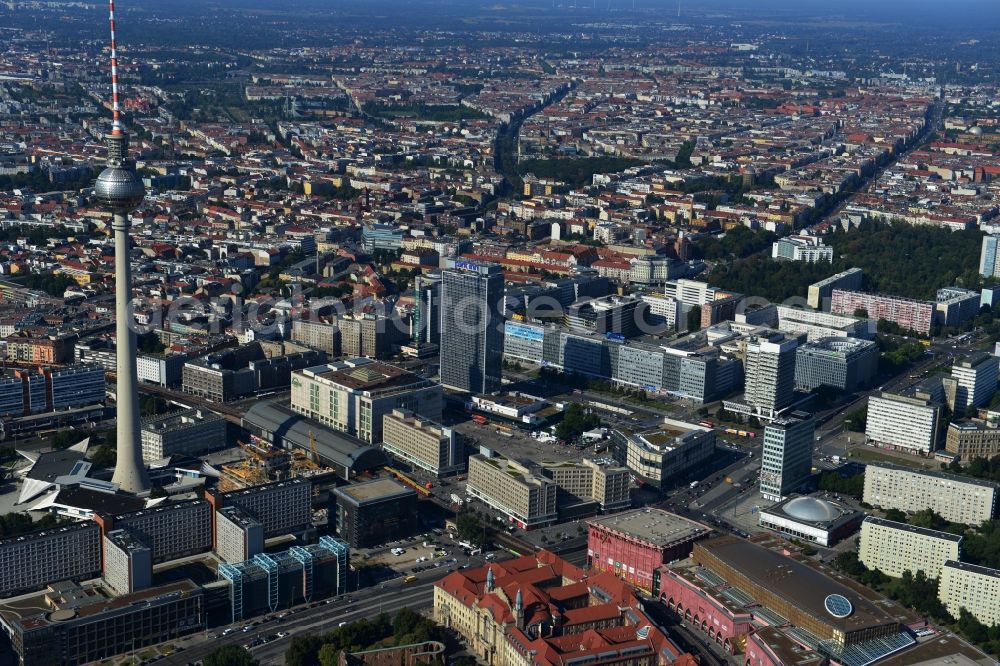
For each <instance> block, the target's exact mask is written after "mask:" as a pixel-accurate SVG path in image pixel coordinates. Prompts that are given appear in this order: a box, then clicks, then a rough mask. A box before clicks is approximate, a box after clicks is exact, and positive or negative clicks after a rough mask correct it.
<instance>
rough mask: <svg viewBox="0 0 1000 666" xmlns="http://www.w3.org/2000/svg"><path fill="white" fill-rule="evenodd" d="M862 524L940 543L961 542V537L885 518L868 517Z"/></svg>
mask: <svg viewBox="0 0 1000 666" xmlns="http://www.w3.org/2000/svg"><path fill="white" fill-rule="evenodd" d="M864 522H865V523H869V524H872V525H878V526H879V527H888V528H891V529H894V530H900V531H903V532H910V533H911V534H919V535H920V536H924V537H928V538H930V539H941V540H942V541H953V542H955V543H958V542H960V541H961V540H962V537H961V536H959V535H957V534H951V533H950V532H939V531H937V530H929V529H927V528H926V527H915V526H914V525H907V524H906V523H897V522H896V521H895V520H886V519H885V518H878V517H877V516H868V517H867V518H865V521H864Z"/></svg>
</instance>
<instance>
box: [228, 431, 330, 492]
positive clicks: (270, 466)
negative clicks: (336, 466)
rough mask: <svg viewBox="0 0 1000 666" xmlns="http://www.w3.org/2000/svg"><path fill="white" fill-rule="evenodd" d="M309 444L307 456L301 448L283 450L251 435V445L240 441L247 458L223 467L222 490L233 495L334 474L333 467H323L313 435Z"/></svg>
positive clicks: (238, 443)
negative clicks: (298, 479) (306, 478)
mask: <svg viewBox="0 0 1000 666" xmlns="http://www.w3.org/2000/svg"><path fill="white" fill-rule="evenodd" d="M309 443H310V451H309V452H308V453H306V452H305V451H302V450H301V449H294V450H292V451H286V450H284V449H279V448H277V447H275V446H272V445H271V444H269V443H268V442H265V441H264V440H262V439H261V438H259V437H256V436H251V437H250V442H249V443H247V442H242V441H241V442H237V443H236V444H237V446H239V447H240V449H242V450H243V453H244V455H245V457H244V458H242V459H240V460H237V461H235V462H232V463H228V464H225V465H222V468H221V470H220V474H219V490H221V491H222V492H229V491H231V490H241V489H243V488H251V487H253V486H259V485H262V484H265V483H270V482H272V481H284V480H285V479H292V478H296V477H307V476H315V475H317V474H326V473H329V472H333V471H334V470H333V468H331V467H326V466H324V465H323V464H322V462H321V459H320V456H319V454H318V453H317V451H316V437H315V436H314V435H313V433H312V432H310V433H309Z"/></svg>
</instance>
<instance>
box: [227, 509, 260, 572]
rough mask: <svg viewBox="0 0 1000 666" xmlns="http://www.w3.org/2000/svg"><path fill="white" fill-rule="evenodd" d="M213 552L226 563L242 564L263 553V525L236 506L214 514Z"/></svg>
mask: <svg viewBox="0 0 1000 666" xmlns="http://www.w3.org/2000/svg"><path fill="white" fill-rule="evenodd" d="M215 552H216V554H217V555H218V556H219V557H220V558H222V559H223V560H225V561H226V562H244V561H246V560H249V559H250V558H252V557H253V556H254V555H256V554H257V553H263V552H264V525H263V524H262V523H261V522H260V521H259V520H257V519H256V518H254V517H253V516H251V515H250V514H249V513H247V512H246V511H244V510H243V509H241V508H240V507H238V506H224V507H222V508H221V509H219V510H218V511H216V512H215Z"/></svg>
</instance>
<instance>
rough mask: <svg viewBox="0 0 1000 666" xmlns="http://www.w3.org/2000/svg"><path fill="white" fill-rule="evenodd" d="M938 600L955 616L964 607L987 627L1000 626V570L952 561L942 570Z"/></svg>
mask: <svg viewBox="0 0 1000 666" xmlns="http://www.w3.org/2000/svg"><path fill="white" fill-rule="evenodd" d="M938 599H940V600H941V603H942V604H944V607H945V608H946V609H948V612H949V613H951V614H952V615H953V616H954V617H958V615H959V611H961V609H963V608H964V609H965V610H967V611H969V613H971V614H972V616H973V617H975V618H976V619H977V620H979V621H980V622H982V623H983V624H985V625H987V626H989V625H994V624H1000V569H989V568H987V567H980V566H976V565H975V564H965V563H964V562H958V561H956V560H948V561H947V562H945V563H944V566H943V567H942V568H941V580H940V582H939V583H938Z"/></svg>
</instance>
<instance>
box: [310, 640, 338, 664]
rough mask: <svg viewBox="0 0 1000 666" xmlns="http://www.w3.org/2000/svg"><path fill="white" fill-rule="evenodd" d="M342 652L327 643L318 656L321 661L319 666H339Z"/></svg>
mask: <svg viewBox="0 0 1000 666" xmlns="http://www.w3.org/2000/svg"><path fill="white" fill-rule="evenodd" d="M340 652H341V650H340V649H339V648H338V647H337V646H336V645H334V644H333V643H325V644H324V645H323V647H321V648H320V649H319V652H318V653H317V655H316V657H317V659H318V660H319V666H337V664H338V663H339V659H340Z"/></svg>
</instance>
